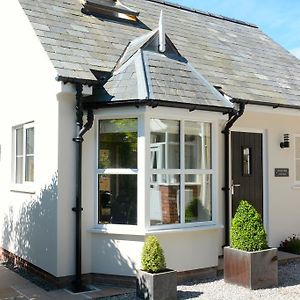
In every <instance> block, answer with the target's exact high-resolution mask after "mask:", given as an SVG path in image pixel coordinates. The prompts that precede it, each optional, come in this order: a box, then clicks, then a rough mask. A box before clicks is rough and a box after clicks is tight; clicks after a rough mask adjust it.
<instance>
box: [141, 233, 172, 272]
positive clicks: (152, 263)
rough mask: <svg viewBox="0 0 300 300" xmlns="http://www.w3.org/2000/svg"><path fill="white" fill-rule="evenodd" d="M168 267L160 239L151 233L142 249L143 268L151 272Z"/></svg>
mask: <svg viewBox="0 0 300 300" xmlns="http://www.w3.org/2000/svg"><path fill="white" fill-rule="evenodd" d="M165 269H166V261H165V256H164V252H163V249H162V248H161V246H160V243H159V241H158V239H157V238H156V237H155V236H153V235H150V236H148V237H147V238H146V240H145V244H144V247H143V251H142V270H143V271H146V272H149V273H158V272H161V271H164V270H165Z"/></svg>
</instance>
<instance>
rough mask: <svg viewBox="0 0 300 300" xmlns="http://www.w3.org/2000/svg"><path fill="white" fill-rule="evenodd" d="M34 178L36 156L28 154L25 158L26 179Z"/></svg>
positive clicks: (31, 179)
mask: <svg viewBox="0 0 300 300" xmlns="http://www.w3.org/2000/svg"><path fill="white" fill-rule="evenodd" d="M33 179H34V157H33V156H32V155H31V156H26V160H25V181H33Z"/></svg>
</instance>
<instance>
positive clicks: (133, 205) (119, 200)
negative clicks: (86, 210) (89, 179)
mask: <svg viewBox="0 0 300 300" xmlns="http://www.w3.org/2000/svg"><path fill="white" fill-rule="evenodd" d="M98 186H99V191H98V223H99V224H106V223H110V224H130V225H136V224H137V176H136V175H99V176H98Z"/></svg>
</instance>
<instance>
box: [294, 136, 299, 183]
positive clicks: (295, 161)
mask: <svg viewBox="0 0 300 300" xmlns="http://www.w3.org/2000/svg"><path fill="white" fill-rule="evenodd" d="M297 139H299V147H300V134H295V135H294V145H295V147H294V148H295V149H294V166H295V172H294V173H295V175H294V176H295V177H294V180H295V185H296V186H300V180H297V161H300V157H297Z"/></svg>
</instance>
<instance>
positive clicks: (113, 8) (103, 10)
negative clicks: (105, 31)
mask: <svg viewBox="0 0 300 300" xmlns="http://www.w3.org/2000/svg"><path fill="white" fill-rule="evenodd" d="M81 3H82V5H83V12H84V13H88V14H93V15H94V14H95V15H103V16H107V17H114V18H120V19H125V20H129V21H137V16H138V15H139V12H138V11H135V10H133V9H131V8H129V7H127V6H125V5H124V4H122V3H121V2H120V1H119V0H81Z"/></svg>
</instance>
